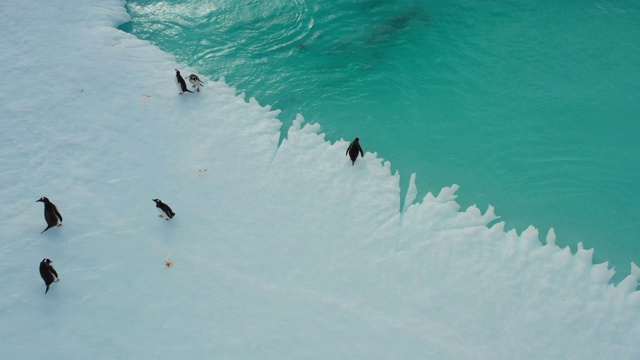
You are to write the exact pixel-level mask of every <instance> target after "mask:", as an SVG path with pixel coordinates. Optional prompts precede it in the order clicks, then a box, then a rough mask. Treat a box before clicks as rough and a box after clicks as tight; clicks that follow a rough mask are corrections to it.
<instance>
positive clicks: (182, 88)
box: [175, 69, 193, 95]
mask: <svg viewBox="0 0 640 360" xmlns="http://www.w3.org/2000/svg"><path fill="white" fill-rule="evenodd" d="M175 70H176V84H177V85H178V89H180V95H182V93H184V92H190V93H192V92H193V91H191V90H189V89H188V88H187V83H186V82H185V81H184V79H183V78H182V75H180V71H178V69H175Z"/></svg>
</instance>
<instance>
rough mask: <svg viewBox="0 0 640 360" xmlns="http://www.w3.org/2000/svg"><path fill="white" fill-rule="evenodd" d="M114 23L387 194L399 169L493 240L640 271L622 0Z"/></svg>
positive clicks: (638, 179)
mask: <svg viewBox="0 0 640 360" xmlns="http://www.w3.org/2000/svg"><path fill="white" fill-rule="evenodd" d="M127 10H128V11H129V13H130V14H131V16H132V21H131V22H129V23H126V24H124V25H123V26H122V27H121V28H122V29H123V30H125V31H128V32H131V33H133V34H134V35H136V36H137V37H139V38H141V39H146V40H149V41H151V42H152V43H154V44H156V45H158V46H159V47H160V48H161V49H162V50H164V51H167V52H169V53H172V54H174V55H175V56H176V58H177V59H178V61H179V62H181V63H183V64H185V66H187V65H188V66H190V67H192V68H194V69H197V71H198V72H199V73H200V74H201V75H203V77H205V76H206V77H208V78H210V79H211V80H218V79H221V78H223V77H224V79H225V81H226V82H227V83H228V84H229V85H231V86H233V87H236V88H237V89H238V92H245V93H246V94H247V95H248V96H252V97H255V98H256V99H257V100H258V101H259V102H260V103H261V104H265V105H266V104H268V105H271V106H272V107H273V108H275V109H279V110H281V111H282V112H281V114H280V116H279V118H280V119H281V120H282V121H283V134H286V129H287V128H288V127H289V126H290V125H291V123H292V121H293V119H294V118H295V116H296V114H297V113H301V114H302V115H303V116H304V117H305V119H306V120H307V121H309V122H312V123H319V124H320V125H321V126H322V130H321V131H322V132H324V133H326V137H327V139H328V140H330V141H336V140H338V139H340V138H344V139H348V140H351V139H353V138H354V137H359V138H360V139H361V144H362V146H363V148H364V150H365V151H369V152H377V153H378V155H379V156H381V157H383V158H384V159H387V160H389V161H390V162H391V165H392V169H394V170H397V171H399V172H400V174H401V179H402V180H401V186H402V192H403V193H404V192H406V188H407V185H408V182H409V175H410V174H411V173H413V172H415V173H416V174H417V179H416V184H417V186H418V190H419V199H420V198H421V197H422V196H424V195H425V194H426V193H427V192H433V193H437V192H439V190H440V189H441V188H442V187H444V186H449V185H451V184H459V185H460V191H459V192H458V194H459V197H458V202H459V203H460V204H461V205H462V206H463V207H467V206H469V205H472V204H477V205H478V206H479V207H480V208H487V206H489V205H493V206H494V207H495V209H496V213H497V214H498V215H499V216H501V219H500V220H502V221H505V222H506V225H507V226H506V228H507V229H508V228H515V229H516V230H517V231H518V232H520V231H522V230H524V229H525V228H526V227H527V226H528V225H530V224H533V225H534V226H536V227H537V228H539V229H540V230H541V231H542V232H543V233H545V232H546V230H548V229H549V228H550V227H553V228H554V229H555V232H556V234H557V236H558V241H557V242H558V244H559V245H561V246H562V245H570V246H571V247H572V249H574V250H575V248H576V244H577V243H579V242H582V243H584V245H585V247H587V248H595V254H594V261H595V262H604V261H608V262H609V263H610V265H611V266H612V267H615V268H616V272H617V274H616V276H615V277H614V281H619V280H621V279H622V278H623V276H625V275H626V274H628V272H629V263H630V262H632V261H634V262H636V263H640V236H639V235H638V234H640V222H639V221H638V215H640V211H638V210H637V207H636V203H637V202H638V200H640V189H639V188H638V185H639V184H640V146H638V141H637V139H638V136H639V135H640V123H639V121H638V120H639V119H640V101H638V98H639V95H640V26H638V24H640V3H638V2H634V1H618V0H616V1H613V0H611V1H605V0H601V1H593V0H589V1H562V2H557V1H508V2H505V1H497V0H496V1H469V0H467V1H420V0H400V1H398V0H360V1H311V0H289V1H286V0H273V1H256V0H182V1H178V0H165V1H159V0H134V1H128V2H127ZM184 75H185V76H186V75H188V74H184ZM203 91H207V90H206V85H205V87H204V88H203ZM181 121H182V120H181ZM184 121H188V120H187V119H185V120H184ZM283 136H285V135H283ZM336 161H339V160H338V159H336Z"/></svg>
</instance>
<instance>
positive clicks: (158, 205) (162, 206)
mask: <svg viewBox="0 0 640 360" xmlns="http://www.w3.org/2000/svg"><path fill="white" fill-rule="evenodd" d="M151 200H152V201H153V202H155V203H156V208H158V211H159V212H160V213H161V214H160V217H162V214H164V215H166V216H167V220H169V219H173V217H174V216H176V213H174V212H173V210H171V208H170V207H169V205H167V204H165V203H163V202H162V201H161V200H160V199H151Z"/></svg>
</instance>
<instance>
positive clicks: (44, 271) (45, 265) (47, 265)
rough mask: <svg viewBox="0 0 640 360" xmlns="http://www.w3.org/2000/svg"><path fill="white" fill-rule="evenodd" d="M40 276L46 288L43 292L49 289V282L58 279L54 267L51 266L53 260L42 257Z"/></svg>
mask: <svg viewBox="0 0 640 360" xmlns="http://www.w3.org/2000/svg"><path fill="white" fill-rule="evenodd" d="M40 277H42V280H44V283H45V285H47V288H46V289H45V290H44V293H45V294H46V293H47V292H48V291H49V286H50V285H51V284H53V283H54V282H58V281H60V278H59V277H58V273H57V272H56V269H54V268H53V262H51V260H49V259H47V258H44V259H42V261H41V262H40Z"/></svg>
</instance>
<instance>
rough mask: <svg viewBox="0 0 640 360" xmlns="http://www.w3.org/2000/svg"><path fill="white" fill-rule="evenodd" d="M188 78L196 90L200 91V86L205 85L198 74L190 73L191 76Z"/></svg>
mask: <svg viewBox="0 0 640 360" xmlns="http://www.w3.org/2000/svg"><path fill="white" fill-rule="evenodd" d="M187 79H188V80H189V82H190V83H191V87H194V88H196V91H197V92H200V86H204V83H203V82H202V81H201V80H200V78H199V77H198V75H196V74H191V75H189V77H187Z"/></svg>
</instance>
